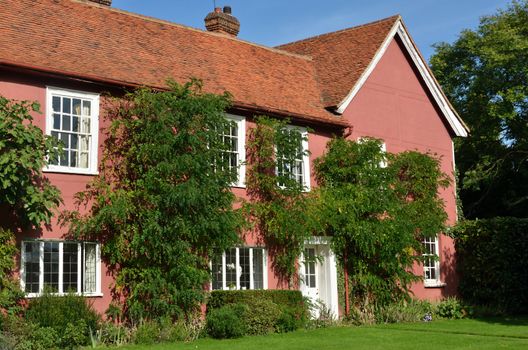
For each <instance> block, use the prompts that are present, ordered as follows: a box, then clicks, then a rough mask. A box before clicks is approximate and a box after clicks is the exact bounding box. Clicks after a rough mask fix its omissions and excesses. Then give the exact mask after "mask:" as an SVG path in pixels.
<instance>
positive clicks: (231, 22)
mask: <svg viewBox="0 0 528 350" xmlns="http://www.w3.org/2000/svg"><path fill="white" fill-rule="evenodd" d="M205 28H207V30H208V31H210V32H216V33H223V34H228V35H232V36H237V35H238V32H239V31H240V22H239V21H238V19H236V17H234V16H233V15H232V14H231V7H230V6H224V10H223V11H222V9H221V8H220V7H217V8H215V10H214V12H211V13H209V14H208V15H207V16H206V17H205Z"/></svg>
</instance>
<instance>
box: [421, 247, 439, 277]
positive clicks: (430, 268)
mask: <svg viewBox="0 0 528 350" xmlns="http://www.w3.org/2000/svg"><path fill="white" fill-rule="evenodd" d="M423 244H424V253H423V257H424V264H423V268H424V283H425V286H437V285H439V284H440V261H439V260H438V236H436V237H430V238H425V239H424V241H423Z"/></svg>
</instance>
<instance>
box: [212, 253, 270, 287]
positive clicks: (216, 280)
mask: <svg viewBox="0 0 528 350" xmlns="http://www.w3.org/2000/svg"><path fill="white" fill-rule="evenodd" d="M211 270H212V274H213V276H212V277H213V278H212V283H211V287H212V289H213V290H216V289H224V290H227V289H242V290H245V289H266V288H267V268H266V251H265V250H264V249H263V248H249V247H240V248H231V249H228V250H226V251H225V252H224V253H223V254H222V255H220V256H216V257H215V258H213V260H212V261H211Z"/></svg>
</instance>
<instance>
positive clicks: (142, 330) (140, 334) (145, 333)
mask: <svg viewBox="0 0 528 350" xmlns="http://www.w3.org/2000/svg"><path fill="white" fill-rule="evenodd" d="M159 340H160V327H159V325H158V324H157V323H156V322H141V323H140V324H139V326H138V327H137V329H136V330H135V332H134V343H136V344H143V345H151V344H154V343H157V342H159Z"/></svg>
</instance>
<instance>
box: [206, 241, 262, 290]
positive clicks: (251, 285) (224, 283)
mask: <svg viewBox="0 0 528 350" xmlns="http://www.w3.org/2000/svg"><path fill="white" fill-rule="evenodd" d="M240 248H249V290H254V289H255V285H254V280H253V273H254V271H253V249H261V250H262V260H263V265H262V269H263V270H262V279H263V281H262V289H263V290H265V289H268V250H267V249H265V248H264V247H234V249H236V263H235V267H236V276H237V277H236V290H241V289H240V276H241V275H242V270H241V267H240ZM209 267H210V268H212V262H209ZM209 290H230V288H229V286H228V285H227V281H226V253H225V252H223V253H222V288H221V289H213V281H212V278H211V282H210V283H209Z"/></svg>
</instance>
